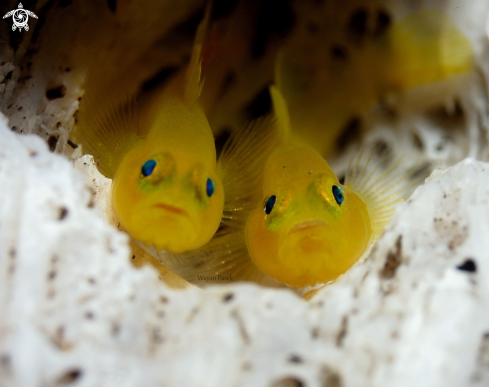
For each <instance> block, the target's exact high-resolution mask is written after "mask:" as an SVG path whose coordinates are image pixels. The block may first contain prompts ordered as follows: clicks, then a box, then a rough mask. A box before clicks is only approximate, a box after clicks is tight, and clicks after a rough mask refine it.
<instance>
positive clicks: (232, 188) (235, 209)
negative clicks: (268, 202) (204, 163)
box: [217, 116, 281, 228]
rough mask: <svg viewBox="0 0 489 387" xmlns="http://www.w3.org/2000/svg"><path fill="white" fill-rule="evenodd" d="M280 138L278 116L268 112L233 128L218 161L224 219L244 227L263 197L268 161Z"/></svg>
mask: <svg viewBox="0 0 489 387" xmlns="http://www.w3.org/2000/svg"><path fill="white" fill-rule="evenodd" d="M280 141H281V137H280V136H279V135H278V132H277V122H276V119H275V118H274V117H272V116H268V117H263V118H260V119H258V120H256V121H254V122H251V123H250V124H249V125H248V126H247V127H246V129H244V130H241V131H238V132H234V133H233V135H232V136H231V137H230V138H229V140H228V141H227V142H226V144H225V146H224V149H223V151H222V153H221V156H220V157H219V160H218V164H217V172H218V174H219V177H220V178H221V181H222V183H223V187H224V192H225V201H224V213H223V223H225V224H226V225H228V226H230V227H242V228H244V224H245V222H246V219H247V217H248V215H249V213H250V211H251V210H252V209H253V207H254V206H255V205H256V203H257V201H258V202H259V201H260V200H261V199H262V197H261V196H262V194H263V193H262V190H263V168H264V165H265V162H266V160H267V159H268V156H269V155H270V153H271V152H272V151H273V150H274V149H275V148H276V146H278V144H279V143H280Z"/></svg>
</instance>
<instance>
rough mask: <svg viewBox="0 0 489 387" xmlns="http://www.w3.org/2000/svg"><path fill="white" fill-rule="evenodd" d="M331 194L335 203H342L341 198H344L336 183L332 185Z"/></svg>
mask: <svg viewBox="0 0 489 387" xmlns="http://www.w3.org/2000/svg"><path fill="white" fill-rule="evenodd" d="M333 196H334V200H336V203H338V204H339V205H341V203H343V200H344V199H345V198H344V196H343V191H342V190H341V189H340V187H338V186H337V185H333Z"/></svg>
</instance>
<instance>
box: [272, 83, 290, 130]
mask: <svg viewBox="0 0 489 387" xmlns="http://www.w3.org/2000/svg"><path fill="white" fill-rule="evenodd" d="M270 97H271V98H272V105H273V111H274V113H275V117H276V119H277V128H278V130H279V132H280V135H281V136H282V138H283V139H287V138H289V137H290V135H291V128H290V115H289V108H288V107H287V103H286V102H285V99H284V97H283V96H282V94H281V93H280V91H279V90H278V89H277V86H275V85H272V86H270Z"/></svg>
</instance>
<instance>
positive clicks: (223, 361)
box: [0, 0, 489, 387]
mask: <svg viewBox="0 0 489 387" xmlns="http://www.w3.org/2000/svg"><path fill="white" fill-rule="evenodd" d="M10 3H12V4H13V3H14V2H12V1H11V2H10ZM66 3H70V4H75V5H76V4H79V2H77V1H76V0H75V1H74V2H66ZM108 3H112V2H108ZM118 3H119V5H121V4H122V6H123V8H122V9H123V10H124V9H125V12H126V13H124V12H123V13H122V15H132V8H130V7H131V6H132V5H131V4H132V2H130V1H122V0H120V1H119V2H118ZM170 3H171V2H168V3H167V4H169V6H171V4H173V3H171V4H170ZM385 3H386V4H387V7H388V8H389V9H392V10H393V12H394V14H396V15H401V16H402V15H403V13H406V12H408V11H410V8H409V7H408V6H406V4H407V3H406V2H404V3H402V2H399V1H394V0H392V1H386V2H385ZM418 3H419V4H421V3H426V4H428V5H434V6H441V5H443V6H444V7H446V9H448V10H449V12H450V14H451V15H452V16H453V17H454V19H455V21H456V23H457V24H458V25H459V27H460V28H461V29H462V31H463V32H464V33H466V34H467V35H468V36H469V37H470V39H471V42H472V43H473V45H474V51H475V55H476V58H475V59H476V62H477V63H478V67H477V70H476V71H475V73H474V74H473V76H472V78H470V82H467V87H466V88H464V89H462V90H461V91H460V93H459V95H458V96H457V97H456V98H454V99H452V98H450V99H449V100H447V101H446V103H445V105H444V106H440V107H438V108H436V109H434V110H430V111H428V112H414V113H409V114H400V115H395V116H389V115H388V114H387V115H386V114H385V113H386V112H385V111H382V106H380V107H376V108H374V109H373V110H372V111H371V112H369V113H368V114H367V115H366V117H365V125H367V126H368V127H370V128H372V130H371V131H370V132H369V134H368V135H367V136H366V137H365V138H364V142H366V143H378V144H380V145H381V147H382V146H384V148H385V145H386V146H387V149H389V150H392V151H393V152H395V153H398V154H401V155H404V156H407V157H410V158H415V157H422V158H424V159H426V160H428V161H429V162H430V163H432V165H441V166H449V165H452V164H454V163H456V162H458V161H460V160H462V159H464V158H465V157H467V156H471V157H476V158H479V159H486V160H487V149H489V148H488V120H487V116H488V114H487V106H488V104H487V96H486V91H487V76H486V74H487V70H488V66H487V63H489V61H488V60H487V53H488V50H487V33H486V31H485V24H486V21H487V7H488V6H487V1H483V0H477V1H475V0H474V1H473V2H471V3H470V6H468V5H467V4H469V3H467V4H466V3H463V4H462V3H461V2H454V1H443V2H442V1H436V0H432V1H425V2H416V4H417V5H419V4H418ZM53 4H58V2H48V1H40V2H38V8H35V9H33V10H34V12H36V13H37V14H38V15H39V16H40V20H46V19H48V18H49V19H48V20H58V21H59V20H60V19H62V20H65V23H66V24H69V23H70V20H72V19H70V18H67V19H63V17H61V16H63V15H65V16H69V15H73V14H74V13H73V12H72V11H71V8H67V9H65V10H64V11H63V10H61V11H60V10H58V11H59V12H61V14H58V13H57V12H58V11H56V10H52V9H51V8H50V7H52V6H53ZM85 4H90V7H96V6H97V5H96V2H95V1H91V2H85ZM134 4H135V3H134ZM185 4H186V8H185V9H182V10H181V13H179V14H178V15H176V16H178V17H176V19H177V20H173V22H172V23H173V24H171V23H170V24H171V25H168V26H166V27H165V31H166V30H168V29H171V28H170V27H171V26H174V25H175V23H177V22H181V21H182V20H183V19H185V18H186V17H188V15H190V14H192V12H195V10H196V9H198V8H199V7H201V6H202V4H201V2H199V1H189V2H186V3H185ZM14 5H15V4H14ZM70 6H71V5H70ZM124 6H125V7H127V8H124ZM134 7H136V5H134ZM62 12H65V13H64V14H63V13H62ZM59 15H61V16H59ZM94 15H96V17H97V18H99V17H100V18H109V19H110V18H111V17H112V16H111V13H108V11H107V10H105V11H103V12H102V11H101V12H100V13H97V12H95V13H94ZM141 15H143V13H141ZM141 15H139V16H141ZM255 16H256V15H255ZM91 20H92V21H91V23H93V25H94V26H98V27H100V28H101V26H100V22H99V21H100V20H102V19H91ZM94 20H95V21H94ZM124 20H125V22H128V23H129V25H133V24H136V25H137V26H140V25H141V24H140V23H138V22H137V20H136V21H134V20H132V21H131V18H129V19H128V20H126V19H124V18H123V21H124ZM152 20H153V19H152ZM97 21H98V22H97ZM0 22H3V21H0ZM34 23H37V21H33V24H32V27H33V28H31V29H30V31H29V32H28V33H24V32H23V34H24V35H22V36H23V37H24V38H23V39H24V40H23V41H21V42H20V43H19V44H18V47H17V48H16V49H15V50H14V49H13V48H12V47H11V46H10V44H9V43H8V42H9V35H8V33H7V29H6V28H4V27H5V26H6V24H5V25H4V24H2V25H1V28H0V57H1V61H0V110H1V111H2V112H5V113H6V115H7V116H8V117H9V120H10V122H8V123H7V120H6V118H4V117H3V116H2V115H0V311H1V312H0V387H37V386H71V385H73V386H86V387H93V386H105V387H106V386H114V387H115V386H117V387H132V386H162V385H163V386H202V387H204V386H209V387H214V386H250V387H261V386H263V387H272V386H273V387H287V386H307V387H315V386H318V387H364V386H376V387H384V386H385V387H392V386H396V387H397V386H400V387H403V386H406V387H407V386H409V387H411V386H421V387H424V386H426V387H428V386H430V387H433V386H434V387H438V386H439V387H459V386H463V387H467V386H481V387H482V386H486V385H488V384H489V258H488V256H487V251H488V250H489V238H488V237H487V236H488V235H489V171H488V168H489V165H488V164H485V163H482V162H478V161H474V160H472V159H466V160H465V161H462V162H461V163H459V164H457V165H455V166H454V167H452V168H450V169H447V170H436V171H435V172H434V173H433V174H432V176H431V178H430V179H429V181H428V182H427V183H426V185H424V186H422V187H420V188H419V189H418V190H417V191H416V192H415V193H414V195H413V196H412V198H411V199H410V200H409V201H407V202H405V203H404V204H402V205H401V206H400V207H399V209H398V210H397V212H396V214H395V216H394V218H393V219H392V222H391V223H390V225H389V226H388V227H387V229H386V231H385V233H384V235H383V236H382V237H381V238H380V239H379V241H378V242H377V243H376V244H375V245H374V246H373V248H372V249H371V251H370V253H369V255H368V256H367V257H365V258H367V259H364V260H363V262H361V263H359V264H357V265H356V266H354V267H353V268H352V270H350V271H349V272H348V273H346V274H345V275H344V276H342V277H341V278H340V279H339V280H338V281H337V282H336V283H335V284H333V285H331V286H328V287H326V288H323V289H321V290H319V291H318V292H317V294H316V295H315V296H314V297H312V299H311V301H310V302H306V301H304V300H303V299H301V298H299V297H298V296H297V295H296V294H295V293H293V292H292V291H290V290H289V289H270V288H264V287H260V286H257V285H253V284H226V285H222V286H211V287H208V288H206V289H204V290H201V289H198V288H196V287H192V286H187V287H186V288H185V289H183V290H175V289H171V288H170V287H169V286H167V284H165V283H164V282H165V281H166V282H167V283H170V282H171V281H168V278H167V277H166V276H167V274H168V273H167V272H162V271H160V272H157V271H156V270H154V269H152V268H151V267H149V266H143V267H142V268H140V269H136V268H135V267H134V265H132V264H131V263H130V262H131V260H133V262H134V260H138V261H139V262H143V261H144V252H142V251H138V253H137V254H134V251H136V250H133V253H131V248H130V247H131V244H130V241H129V238H128V237H127V236H126V235H125V234H124V233H122V232H120V231H118V230H117V228H116V226H117V222H116V221H115V219H114V217H113V215H112V214H111V210H110V205H109V201H108V199H109V192H110V181H109V180H107V179H105V178H104V177H102V176H101V175H100V174H99V173H98V172H97V171H96V169H95V166H94V162H93V160H92V159H91V158H90V157H88V156H84V157H83V158H79V159H77V157H79V156H80V155H81V154H82V152H81V149H80V147H77V144H69V143H68V135H69V133H70V132H71V130H72V128H73V125H74V124H75V120H76V110H77V108H78V103H79V101H78V98H79V97H80V96H81V95H82V93H83V89H82V87H81V86H80V78H79V77H80V71H81V70H82V69H81V68H80V67H81V65H80V63H79V62H76V60H75V58H73V57H70V56H67V57H65V56H57V55H48V53H50V50H51V49H52V47H49V45H47V46H46V45H44V46H43V44H42V39H41V40H37V41H36V39H37V38H36V39H34V41H33V34H34V33H35V30H36V29H35V24H34ZM153 23H158V20H156V21H155V20H153ZM47 25H48V26H49V25H51V23H47ZM87 25H88V26H90V24H89V23H88V24H87ZM151 25H152V24H151V23H150V24H147V26H148V28H150V27H151ZM247 26H248V25H247V24H246V27H247ZM8 27H9V26H8ZM65 27H66V25H65ZM105 27H107V28H110V27H111V24H110V23H108V24H106V25H105ZM105 27H104V28H105ZM86 28H88V27H86ZM88 29H89V28H88ZM89 30H90V29H89ZM66 31H68V30H66ZM85 31H86V30H85ZM94 31H95V32H94V36H96V34H97V31H98V33H100V34H102V35H103V33H105V31H104V30H103V28H102V29H100V30H94ZM68 32H69V33H68ZM68 32H67V33H66V35H65V36H64V37H65V38H66V41H68V42H70V39H71V38H72V36H73V35H72V34H74V33H75V31H74V30H69V31H68ZM57 33H59V30H58V29H57V28H56V25H54V26H53V25H51V28H50V29H48V30H47V32H45V34H46V35H47V36H53V35H52V34H57ZM34 37H35V36H34ZM113 38H114V37H113ZM115 38H116V39H115V41H116V42H118V43H119V44H120V45H116V49H115V53H119V54H121V53H122V54H125V53H126V52H127V53H130V54H131V55H134V57H131V58H132V60H133V61H134V62H132V65H134V64H135V63H137V59H138V58H139V56H140V55H141V52H136V51H131V50H129V49H127V47H126V46H125V44H126V43H125V41H124V39H122V38H121V37H120V36H115ZM152 39H155V40H158V39H159V36H157V35H154V36H152ZM87 40H88V39H87ZM190 40H191V39H190ZM190 40H189V41H190ZM238 42H240V41H239V40H238ZM65 43H66V42H65ZM186 43H187V44H186V45H182V47H179V50H178V52H173V54H174V55H173V56H168V57H167V59H168V63H172V64H177V65H181V64H182V63H183V62H184V60H183V59H182V58H184V57H185V55H186V54H188V51H189V47H190V44H189V42H188V41H187V42H186ZM240 43H242V42H240ZM248 43H249V42H248ZM104 44H110V42H107V41H106V42H105V43H104ZM148 44H149V43H148ZM46 47H47V48H46ZM170 47H171V45H170ZM243 47H244V48H243V52H244V51H245V50H247V49H248V48H249V47H248V46H247V45H243ZM59 48H60V51H61V52H63V49H65V48H66V47H64V48H63V47H62V46H60V47H59ZM146 48H147V47H146ZM165 50H166V51H165ZM150 51H151V50H150ZM58 53H59V52H58ZM152 55H153V56H152ZM158 55H161V56H163V57H165V56H167V55H168V47H166V48H164V49H162V51H161V52H160V51H158V52H157V53H155V52H153V53H152V54H151V55H150V57H151V58H153V57H154V56H158ZM146 62H148V63H149V62H151V61H146ZM29 63H31V64H29ZM270 63H272V61H271V60H270V57H264V58H262V59H260V60H256V61H251V62H250V63H248V64H247V65H246V66H244V67H243V68H240V69H238V70H239V71H237V73H236V74H237V77H238V82H237V83H235V84H234V86H233V87H230V89H229V90H227V92H226V94H224V96H225V97H224V100H223V101H220V102H218V104H217V105H216V110H215V111H214V116H215V115H218V113H219V112H220V111H221V112H222V111H226V114H227V111H229V115H225V114H223V115H222V120H221V119H220V117H217V118H214V120H215V122H218V123H219V124H220V125H221V124H222V126H226V125H228V124H230V123H234V122H239V120H240V119H242V117H241V116H240V114H241V113H242V112H243V106H245V105H246V104H249V102H250V100H249V99H250V98H251V97H252V95H253V94H254V93H255V92H256V91H257V90H259V87H260V85H261V84H260V82H264V81H265V80H266V79H265V78H267V77H268V75H269V73H270V74H271V71H270V66H269V65H270ZM150 67H151V66H150ZM68 69H69V71H67V70H68ZM257 69H258V70H260V71H262V70H263V74H261V76H260V77H258V78H259V79H258V78H257V79H256V80H255V79H254V74H256V72H257V71H258V70H257ZM156 70H157V69H155V68H145V70H144V71H142V72H141V73H138V77H136V78H134V79H133V81H134V82H133V84H132V87H134V88H137V87H138V86H139V85H140V83H141V81H142V80H144V79H145V77H146V76H149V74H152V73H154V72H155V71H156ZM267 71H268V73H267ZM81 72H82V71H81ZM267 74H268V75H267ZM221 75H222V76H223V77H224V76H226V74H221ZM117 76H120V74H118V75H117ZM208 81H211V78H210V77H209V79H208ZM208 83H210V82H208ZM248 84H249V85H251V84H253V86H250V89H247V90H240V89H239V88H240V87H242V86H243V85H248ZM60 85H64V86H65V87H66V90H65V94H64V96H63V97H60V98H54V99H49V98H48V97H47V95H46V93H47V91H48V90H51V88H53V87H54V88H56V87H58V86H60ZM261 86H262V85H261ZM57 95H59V94H57ZM24 117H25V118H24ZM221 121H222V122H221ZM58 122H59V124H58ZM14 127H15V128H14ZM12 129H14V131H16V132H18V133H14V132H12ZM19 133H36V134H38V135H39V137H37V136H30V135H29V136H25V135H21V134H19ZM41 138H42V139H41ZM50 138H51V140H50ZM46 143H47V144H46ZM48 146H50V147H51V150H52V151H54V154H53V153H52V152H51V151H50V150H49V147H48ZM352 149H353V148H352ZM352 149H350V150H348V152H345V154H344V155H342V157H339V158H337V159H334V160H332V165H333V166H334V167H335V171H337V173H338V174H340V173H341V170H342V168H343V169H344V165H345V162H346V161H347V160H348V159H349V158H350V157H351V152H352V151H353V150H352ZM56 153H62V154H64V155H65V156H69V158H72V159H76V160H75V161H74V162H70V161H68V160H67V159H66V158H65V157H62V156H61V155H57V154H56ZM74 167H75V168H74ZM76 169H77V170H78V171H77V170H76ZM80 171H81V173H80ZM110 224H112V225H110ZM132 248H133V249H136V247H135V245H134V244H133V245H132ZM131 255H132V256H131ZM136 266H138V265H136ZM175 284H176V285H175ZM173 285H175V286H174V287H176V288H184V287H185V286H186V284H184V283H181V282H178V281H177V282H175V283H173Z"/></svg>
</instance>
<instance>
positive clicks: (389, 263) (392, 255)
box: [379, 235, 402, 279]
mask: <svg viewBox="0 0 489 387" xmlns="http://www.w3.org/2000/svg"><path fill="white" fill-rule="evenodd" d="M401 263H402V235H399V237H398V238H397V241H396V248H395V251H389V254H387V259H386V261H385V265H384V268H383V269H382V270H381V271H380V273H379V275H380V277H381V278H383V279H391V278H394V276H395V275H396V271H397V268H398V267H399V265H400V264H401Z"/></svg>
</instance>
